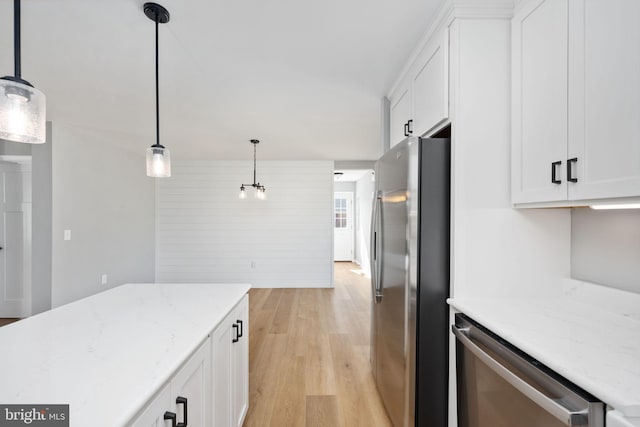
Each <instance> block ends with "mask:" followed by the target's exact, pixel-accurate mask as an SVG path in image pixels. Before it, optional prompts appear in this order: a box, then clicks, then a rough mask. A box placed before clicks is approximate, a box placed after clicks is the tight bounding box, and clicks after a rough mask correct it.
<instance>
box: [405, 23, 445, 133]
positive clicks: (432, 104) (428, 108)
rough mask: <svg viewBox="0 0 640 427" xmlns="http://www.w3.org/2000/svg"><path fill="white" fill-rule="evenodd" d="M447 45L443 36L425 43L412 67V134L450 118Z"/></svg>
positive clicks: (426, 129)
mask: <svg viewBox="0 0 640 427" xmlns="http://www.w3.org/2000/svg"><path fill="white" fill-rule="evenodd" d="M445 34H447V33H446V32H445ZM448 47H449V46H448V41H447V37H446V36H444V37H437V38H435V39H434V40H432V41H431V42H430V43H428V44H427V45H426V46H425V48H424V49H423V50H422V52H421V53H420V55H419V56H418V59H417V61H416V65H415V66H414V72H413V73H412V76H413V82H412V86H413V117H414V122H413V126H412V129H411V130H412V131H413V134H414V135H417V136H420V135H423V134H424V133H425V132H427V131H429V129H431V128H432V127H434V126H435V125H437V124H438V123H440V122H441V121H442V120H443V119H446V118H447V117H449V83H448V77H449V76H448V72H449V71H448V64H449V62H448V58H449V51H448Z"/></svg>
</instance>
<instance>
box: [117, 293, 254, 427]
mask: <svg viewBox="0 0 640 427" xmlns="http://www.w3.org/2000/svg"><path fill="white" fill-rule="evenodd" d="M248 408H249V296H248V295H245V296H244V297H243V298H242V299H241V300H240V302H239V303H238V304H237V305H236V306H235V307H234V308H233V310H231V312H230V313H229V314H228V315H227V316H226V317H225V319H224V320H223V321H222V322H220V324H218V326H217V327H216V329H214V330H213V332H212V333H211V334H210V336H209V337H208V338H207V339H206V340H205V341H204V342H203V343H202V344H201V345H200V346H199V347H198V349H197V350H196V351H195V352H194V353H193V355H192V356H191V357H190V358H189V360H188V361H187V362H186V363H185V364H184V365H183V366H182V367H181V368H180V369H179V370H178V371H177V372H176V373H175V374H174V375H173V377H172V378H171V379H170V380H169V382H168V383H167V384H166V385H165V386H164V387H163V388H162V390H161V391H160V392H158V394H156V395H155V397H154V398H153V399H152V400H151V401H150V402H149V403H148V404H147V405H146V406H145V408H144V410H143V411H142V412H141V413H140V414H139V415H138V417H137V418H136V419H135V421H134V422H133V423H131V424H130V426H132V427H174V426H178V427H179V426H185V425H187V426H188V427H212V426H213V427H240V426H242V423H243V422H244V418H245V416H246V415H247V409H248Z"/></svg>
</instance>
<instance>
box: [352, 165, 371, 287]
mask: <svg viewBox="0 0 640 427" xmlns="http://www.w3.org/2000/svg"><path fill="white" fill-rule="evenodd" d="M372 178H373V171H371V172H369V173H366V174H365V175H364V176H363V177H362V178H360V179H359V180H358V181H357V182H356V200H355V206H356V211H357V214H358V218H357V229H356V262H357V263H358V264H360V268H361V269H362V270H363V271H364V273H365V274H366V275H367V276H368V277H370V276H371V266H370V258H369V250H370V249H369V248H370V246H371V210H372V207H373V191H374V187H375V185H374V181H373V179H372Z"/></svg>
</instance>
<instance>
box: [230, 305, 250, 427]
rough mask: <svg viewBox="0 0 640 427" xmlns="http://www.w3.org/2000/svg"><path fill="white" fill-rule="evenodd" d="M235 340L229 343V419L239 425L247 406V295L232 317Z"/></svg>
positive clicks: (242, 420)
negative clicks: (234, 327)
mask: <svg viewBox="0 0 640 427" xmlns="http://www.w3.org/2000/svg"><path fill="white" fill-rule="evenodd" d="M232 320H233V321H234V323H235V324H236V325H238V327H237V328H236V329H237V331H236V342H232V344H231V390H232V391H231V419H232V421H233V426H234V427H241V426H242V423H243V422H244V418H245V416H246V414H247V409H248V408H249V296H248V295H247V296H245V297H244V298H243V299H242V301H241V302H240V304H239V305H238V307H237V309H236V311H235V318H234V319H232Z"/></svg>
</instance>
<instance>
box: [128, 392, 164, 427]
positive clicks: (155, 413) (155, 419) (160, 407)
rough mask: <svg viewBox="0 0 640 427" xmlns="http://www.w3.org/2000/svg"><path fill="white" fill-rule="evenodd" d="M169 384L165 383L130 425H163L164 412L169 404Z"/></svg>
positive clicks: (144, 426) (148, 426)
mask: <svg viewBox="0 0 640 427" xmlns="http://www.w3.org/2000/svg"><path fill="white" fill-rule="evenodd" d="M170 388H171V386H170V385H169V384H167V385H166V386H165V387H164V388H163V389H162V391H161V392H160V393H158V394H157V395H156V397H155V398H154V399H153V400H152V401H151V402H150V403H149V404H148V405H147V407H146V408H145V409H144V411H143V412H142V414H140V415H139V416H138V418H137V419H136V420H135V421H134V422H133V424H131V426H132V427H165V426H167V425H168V424H166V423H165V420H164V414H165V412H166V411H169V410H170V408H171V407H172V405H171V390H170Z"/></svg>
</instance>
